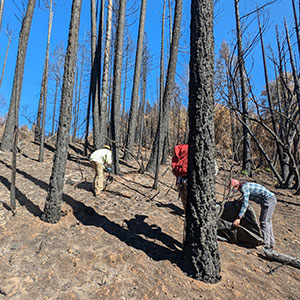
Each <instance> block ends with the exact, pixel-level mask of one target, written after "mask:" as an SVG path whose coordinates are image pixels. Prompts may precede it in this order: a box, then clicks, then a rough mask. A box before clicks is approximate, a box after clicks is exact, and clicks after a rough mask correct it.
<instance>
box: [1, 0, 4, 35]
mask: <svg viewBox="0 0 300 300" xmlns="http://www.w3.org/2000/svg"><path fill="white" fill-rule="evenodd" d="M3 10H4V0H1V2H0V31H1V27H2V16H3Z"/></svg>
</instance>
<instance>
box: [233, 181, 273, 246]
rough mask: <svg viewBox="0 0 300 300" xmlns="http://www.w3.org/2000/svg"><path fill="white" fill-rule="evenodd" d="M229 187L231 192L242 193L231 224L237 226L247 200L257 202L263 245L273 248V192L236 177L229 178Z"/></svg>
mask: <svg viewBox="0 0 300 300" xmlns="http://www.w3.org/2000/svg"><path fill="white" fill-rule="evenodd" d="M229 188H231V189H232V191H233V192H240V193H241V194H242V195H243V197H242V206H241V209H240V212H239V214H238V217H237V218H236V219H235V220H234V222H233V226H235V227H238V226H239V225H240V221H241V218H243V216H244V214H245V212H246V210H247V207H248V205H249V200H253V201H255V202H257V203H259V204H260V206H261V213H260V217H259V222H260V229H261V232H262V234H263V238H264V247H265V248H274V246H275V239H274V233H273V226H272V215H273V212H274V210H275V207H276V203H277V200H276V197H275V194H274V193H272V192H270V191H269V190H268V189H266V188H265V187H264V186H262V185H260V184H258V183H254V182H239V181H238V180H236V179H232V180H231V182H230V185H229Z"/></svg>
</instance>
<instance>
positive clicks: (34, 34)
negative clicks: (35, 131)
mask: <svg viewBox="0 0 300 300" xmlns="http://www.w3.org/2000/svg"><path fill="white" fill-rule="evenodd" d="M16 2H20V1H16ZM183 2H184V7H183V18H182V26H183V32H182V33H183V39H182V41H181V50H182V52H181V53H180V54H179V56H178V68H177V73H178V76H177V81H178V83H179V84H181V79H180V76H181V77H183V78H186V75H184V69H185V68H186V65H187V64H188V61H189V56H188V54H187V53H186V51H188V49H187V46H188V42H189V22H190V19H189V18H190V1H187V0H185V1H183ZM265 2H266V1H262V0H258V1H252V0H251V1H250V0H249V1H248V0H241V1H240V14H241V16H242V15H243V14H244V13H247V12H249V11H250V10H253V9H255V5H256V4H255V3H257V4H258V5H262V4H263V3H265ZM57 3H58V4H57V5H56V6H55V8H54V19H53V28H52V36H51V46H50V51H51V50H53V49H54V48H55V47H56V46H57V45H58V44H59V43H60V42H61V41H62V42H63V44H64V46H66V44H67V40H68V28H69V22H70V12H71V0H61V1H57ZM89 3H90V1H89V0H83V1H82V15H81V25H80V39H82V38H83V36H84V33H85V32H87V31H89V30H90V15H89V14H90V6H89ZM132 3H133V0H128V1H127V7H131V6H132ZM215 9H216V11H217V17H216V19H215V29H214V32H215V49H216V52H217V50H218V48H219V46H220V45H221V43H222V41H223V40H227V41H228V42H229V41H230V40H232V38H233V34H232V30H233V29H234V28H235V19H234V3H233V0H220V1H219V3H218V4H217V5H216V7H215ZM267 10H268V11H269V13H270V26H269V29H268V32H267V33H266V35H265V43H266V46H267V45H268V44H271V45H272V44H273V45H275V42H276V41H275V24H278V26H279V28H281V29H282V28H283V18H284V17H286V18H287V21H288V24H291V22H292V7H291V3H290V1H288V0H281V1H278V3H276V4H273V5H272V7H268V8H267ZM161 11H162V0H148V1H147V15H146V28H145V30H146V33H147V36H148V40H149V47H150V50H151V54H152V56H153V70H152V72H151V73H150V75H149V84H148V90H147V99H149V100H150V101H156V95H157V91H156V88H157V87H156V82H157V80H156V77H157V74H158V65H159V55H160V30H161V28H160V27H161V25H160V23H161ZM15 15H18V16H19V17H20V12H18V10H17V8H16V6H15V5H14V4H13V1H9V0H6V1H5V5H4V14H3V20H2V30H1V32H0V68H1V70H2V65H3V60H4V55H5V51H6V46H7V41H8V38H7V35H5V29H6V26H7V24H8V23H9V24H10V27H11V28H12V29H13V31H14V33H15V34H14V36H15V38H14V39H13V41H12V43H11V46H10V50H9V54H8V61H7V67H6V70H5V74H4V79H3V83H2V86H1V88H0V97H1V98H0V99H4V100H5V102H6V105H4V106H2V107H1V106H0V115H4V114H5V113H6V112H7V110H8V106H9V102H10V95H11V89H12V82H13V75H14V67H15V62H16V52H17V47H18V34H19V30H20V22H19V21H18V20H17V18H16V17H15ZM136 18H137V19H138V16H136ZM47 26H48V11H47V10H46V9H41V8H38V7H37V8H36V9H35V12H34V18H33V23H32V27H31V33H30V38H29V43H28V50H27V56H26V64H25V72H24V80H23V89H22V95H21V103H20V105H21V111H24V107H27V112H26V113H25V114H26V115H27V117H32V116H35V114H36V111H37V103H38V99H39V91H40V81H41V77H42V72H43V64H44V56H45V51H46V39H47ZM256 26H257V23H256V22H254V27H250V29H249V31H250V32H252V33H253V32H255V30H257V29H256V28H255V27H256ZM130 31H131V33H132V39H133V41H134V42H136V36H137V21H136V22H135V23H133V25H131V26H130ZM260 57H261V54H260V48H259V47H257V49H255V50H254V68H253V70H252V76H253V78H254V80H255V85H256V88H257V90H258V91H259V90H261V89H262V88H263V86H264V79H263V69H262V63H261V58H260ZM270 77H272V74H270ZM85 79H86V80H87V79H88V78H85ZM50 85H51V84H50ZM130 90H131V87H128V93H129V94H128V96H127V97H128V98H129V99H127V101H128V102H127V106H128V105H129V100H130ZM184 98H185V102H187V95H184ZM51 101H52V99H51V92H50V93H49V105H48V112H47V114H48V115H50V114H51ZM0 103H1V102H0ZM83 109H84V108H83ZM25 123H27V121H26V118H24V116H22V114H21V113H20V124H21V125H23V124H25ZM49 123H50V121H49Z"/></svg>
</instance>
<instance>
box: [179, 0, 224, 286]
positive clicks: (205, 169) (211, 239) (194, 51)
mask: <svg viewBox="0 0 300 300" xmlns="http://www.w3.org/2000/svg"><path fill="white" fill-rule="evenodd" d="M191 13H192V17H191V26H190V28H191V58H190V83H189V128H190V133H189V156H188V198H187V209H186V240H185V242H184V248H183V251H184V260H183V261H184V267H185V268H186V270H187V272H188V274H190V275H191V276H192V277H194V278H196V279H199V280H203V281H204V282H208V283H217V282H218V281H219V280H220V278H221V276H220V257H219V250H218V243H217V229H216V201H215V175H214V160H215V159H214V152H215V151H214V148H215V145H214V39H213V1H210V0H192V4H191Z"/></svg>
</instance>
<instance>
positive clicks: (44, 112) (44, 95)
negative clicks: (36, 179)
mask: <svg viewBox="0 0 300 300" xmlns="http://www.w3.org/2000/svg"><path fill="white" fill-rule="evenodd" d="M52 20H53V11H52V0H50V8H49V22H48V38H47V48H46V57H45V65H44V75H45V78H44V92H43V99H44V101H43V120H42V130H41V140H40V151H39V161H40V162H43V161H44V142H45V123H46V111H47V94H48V70H49V47H50V38H51V29H52Z"/></svg>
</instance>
